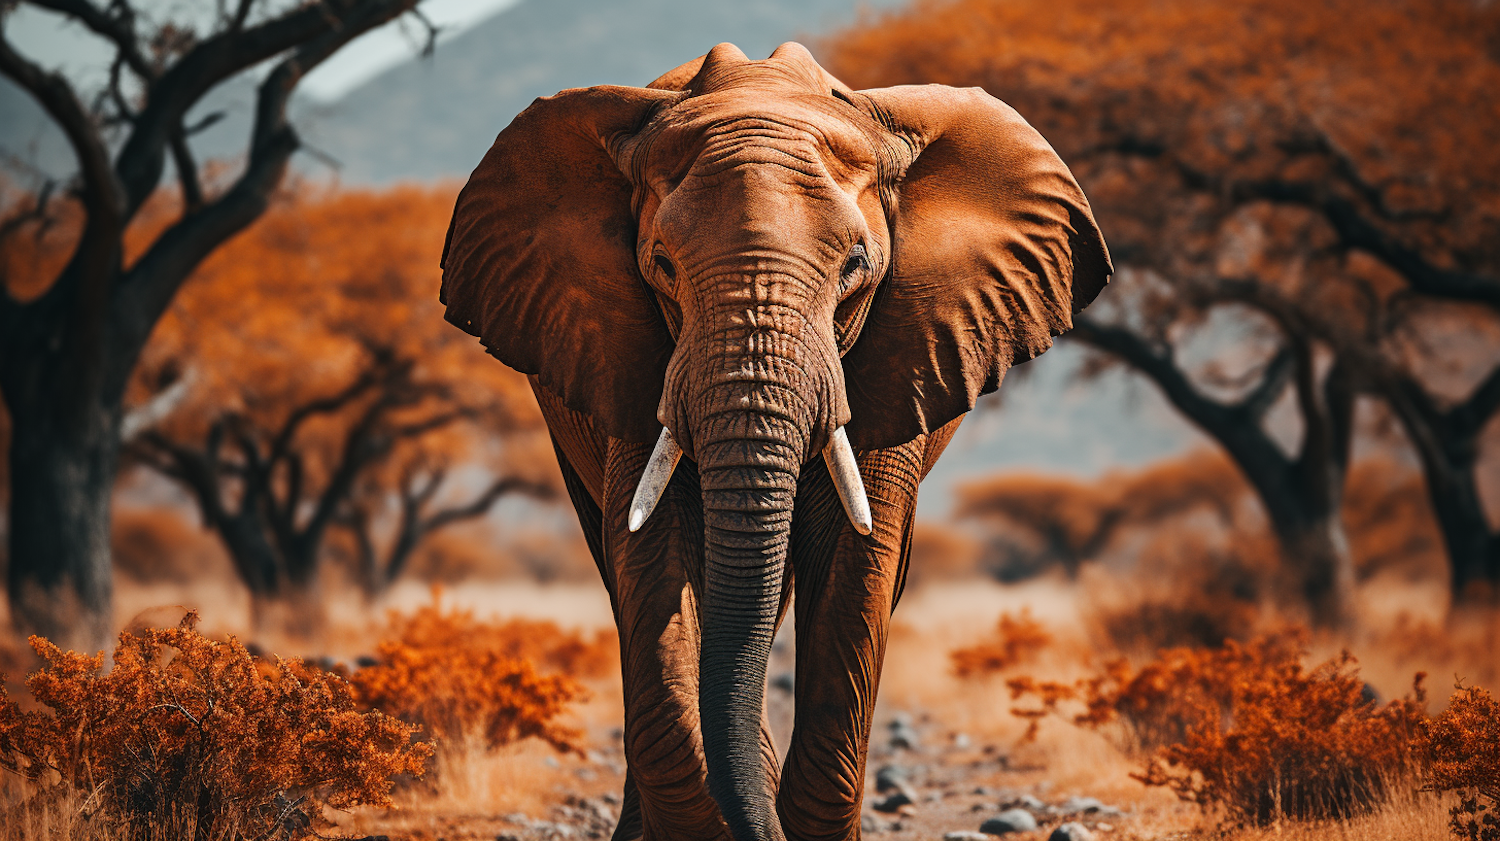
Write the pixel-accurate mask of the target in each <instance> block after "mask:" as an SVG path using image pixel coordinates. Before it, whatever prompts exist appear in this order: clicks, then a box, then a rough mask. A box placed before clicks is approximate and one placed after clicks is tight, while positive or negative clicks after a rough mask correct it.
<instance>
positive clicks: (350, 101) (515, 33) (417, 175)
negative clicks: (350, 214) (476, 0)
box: [298, 0, 897, 184]
mask: <svg viewBox="0 0 1500 841" xmlns="http://www.w3.org/2000/svg"><path fill="white" fill-rule="evenodd" d="M894 5H897V0H876V2H869V0H864V2H858V0H745V2H704V1H703V0H525V2H522V3H520V4H518V5H516V6H513V7H511V8H509V9H507V10H505V11H503V12H501V13H499V14H497V15H495V16H494V17H493V18H491V19H489V20H488V21H485V22H484V23H481V24H479V25H478V26H475V27H474V28H472V29H470V30H469V31H468V32H465V33H463V34H462V35H459V36H457V37H455V38H453V39H452V40H449V41H446V42H443V43H441V44H439V46H438V48H437V50H436V51H435V53H434V54H433V55H432V57H430V58H428V59H423V60H413V61H411V62H408V63H406V64H403V65H399V66H397V67H394V68H392V69H391V70H388V71H386V72H385V73H383V74H381V75H379V76H377V77H375V78H374V79H371V80H370V81H369V82H367V83H365V84H364V85H362V86H361V87H359V88H356V89H355V90H353V91H351V92H350V93H348V94H347V95H345V96H344V97H343V98H342V99H340V100H339V101H338V102H336V103H334V104H332V105H328V106H309V105H307V103H304V108H303V109H302V110H301V112H300V113H299V119H298V125H299V126H300V127H301V129H302V131H303V133H304V135H305V137H306V139H307V141H308V143H309V144H311V145H312V146H314V147H316V148H317V149H319V150H321V151H323V152H325V153H327V154H328V155H330V156H332V157H333V158H334V159H336V160H338V161H339V162H340V164H341V168H340V170H339V175H340V179H341V180H342V181H344V182H345V183H361V184H379V183H388V182H391V181H397V180H405V179H422V180H426V179H432V178H444V177H463V176H466V175H468V174H469V171H470V170H472V169H473V168H474V166H475V164H477V163H479V159H480V158H481V157H482V156H483V155H484V152H485V150H486V149H488V148H489V146H490V144H491V143H492V142H493V141H494V139H495V135H496V134H497V133H498V132H499V131H500V129H502V128H504V127H505V126H506V125H507V124H508V123H509V122H510V121H511V118H513V117H514V116H515V115H516V114H518V113H520V112H521V110H522V109H524V108H525V107H526V106H527V105H530V104H531V101H532V100H533V99H536V98H537V97H539V96H548V95H551V94H554V93H556V92H558V91H560V90H563V89H566V88H575V87H584V86H588V85H599V84H615V85H645V84H648V83H649V82H651V80H653V79H655V78H656V77H657V76H659V75H661V74H662V73H664V72H666V71H667V70H670V69H671V68H673V67H676V66H677V65H679V64H681V63H683V62H685V61H688V60H690V59H693V58H696V57H697V56H700V55H702V54H703V53H705V52H708V50H709V48H711V47H712V46H714V45H715V44H718V43H720V42H723V41H730V42H732V43H734V44H736V45H738V46H739V48H740V49H742V50H744V51H745V54H746V55H748V56H750V57H751V58H763V57H765V56H767V55H770V53H771V51H772V50H774V49H776V47H777V46H779V45H780V44H782V43H783V42H785V41H790V40H800V39H807V38H809V37H811V36H814V35H818V34H823V33H828V32H832V31H836V30H837V29H839V28H841V27H843V26H847V25H849V24H851V23H853V22H854V21H855V20H856V19H857V15H858V14H859V12H858V11H857V10H858V9H859V8H862V7H863V8H869V9H871V10H874V9H877V8H879V7H891V6H894Z"/></svg>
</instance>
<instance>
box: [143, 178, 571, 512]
mask: <svg viewBox="0 0 1500 841" xmlns="http://www.w3.org/2000/svg"><path fill="white" fill-rule="evenodd" d="M452 204H453V191H452V189H451V188H449V187H439V188H423V187H410V186H408V187H396V188H393V189H390V190H385V191H380V192H375V191H354V190H350V191H343V192H335V193H324V194H316V193H312V194H298V195H286V196H283V197H282V198H280V199H279V200H278V201H277V203H276V204H275V205H274V206H273V207H272V208H271V209H270V210H269V211H267V213H266V215H265V216H264V217H263V218H262V219H261V220H260V221H259V222H257V223H256V224H255V225H254V226H253V227H251V228H250V229H249V230H247V231H246V232H245V233H243V234H241V235H239V236H238V237H236V238H235V239H233V240H231V241H230V242H229V243H228V244H226V245H225V246H224V247H223V248H221V249H219V250H218V251H216V252H214V254H213V255H211V256H210V257H209V258H208V259H207V260H206V261H204V263H203V266H202V267H201V268H200V269H199V270H198V271H197V272H196V273H195V274H194V276H193V278H192V279H191V280H189V281H188V283H187V284H186V285H185V286H184V288H183V290H182V292H181V293H180V294H179V295H178V296H177V297H176V299H175V300H174V301H173V304H172V307H171V309H170V310H169V311H168V312H167V314H166V315H165V316H164V317H163V318H162V320H161V322H160V323H159V324H158V325H157V328H156V330H155V332H154V333H153V334H152V337H151V342H150V343H149V344H148V345H147V347H146V350H145V352H144V354H143V356H142V360H141V364H140V366H139V368H138V369H137V375H136V377H135V378H134V380H133V381H132V383H131V391H130V402H131V403H133V404H136V405H140V404H142V403H144V402H146V401H147V400H149V399H150V398H151V396H153V395H155V394H159V393H160V392H161V391H162V390H163V389H165V388H166V387H168V386H170V385H171V384H172V383H174V382H177V381H178V380H179V379H182V378H187V380H188V384H189V388H188V390H187V395H186V396H185V398H184V399H183V400H182V401H181V402H180V403H178V404H177V406H176V408H175V410H174V411H172V412H171V413H170V414H169V415H168V417H167V418H166V419H165V420H164V421H163V422H162V423H161V424H159V425H158V428H159V429H161V430H162V431H164V432H166V433H167V434H168V435H170V436H171V437H172V438H174V439H178V440H198V439H200V438H201V437H202V436H203V435H204V434H205V433H206V431H207V429H208V427H209V426H210V424H211V423H212V422H213V421H214V420H215V419H216V418H218V417H219V416H221V415H222V414H224V413H226V412H234V413H237V414H240V415H243V416H245V417H246V418H247V419H248V420H250V421H251V422H252V423H253V424H254V425H255V426H256V427H258V428H262V429H274V428H276V427H278V426H279V425H280V424H281V423H282V422H283V421H284V420H285V416H286V414H287V412H288V411H289V410H290V408H291V407H293V406H301V405H305V404H307V403H309V402H311V401H313V400H315V399H318V398H322V397H326V396H327V395H328V394H331V393H336V392H338V391H340V390H342V389H344V388H346V387H347V386H348V385H349V383H351V382H353V381H354V380H356V379H357V378H358V377H359V375H360V374H361V373H363V372H364V371H365V370H366V367H367V366H368V365H369V358H368V350H367V349H368V348H369V347H376V346H378V347H388V348H390V349H391V350H392V352H393V353H394V354H395V355H396V356H397V357H399V358H411V359H415V360H416V361H417V367H416V370H415V371H414V372H413V377H414V378H415V379H416V380H418V381H441V382H459V383H462V385H463V389H462V391H463V395H464V401H465V405H466V406H469V407H471V408H474V409H476V410H482V415H481V416H482V418H483V420H484V421H485V422H486V423H487V424H489V425H490V426H491V427H492V428H493V427H496V426H499V427H518V426H519V427H526V428H531V429H539V428H540V417H539V416H538V415H537V411H536V409H535V407H534V401H532V400H531V399H530V389H529V387H528V386H527V384H526V381H525V378H524V377H521V376H520V375H517V374H516V373H515V372H513V371H510V370H509V369H507V368H506V367H505V366H503V365H496V364H494V360H493V359H490V358H489V357H488V356H487V355H486V354H485V353H484V351H483V349H482V348H480V347H479V345H478V343H477V342H474V341H473V340H471V339H470V338H469V337H468V336H466V335H464V334H463V333H462V332H461V331H459V330H455V329H453V328H452V327H449V326H448V324H447V323H446V322H445V321H444V320H443V316H442V313H443V308H442V305H441V304H440V303H438V301H437V295H436V289H437V285H438V275H439V270H438V258H439V256H440V253H441V249H442V243H443V233H444V230H445V228H444V226H445V225H446V224H447V221H446V220H447V218H448V215H449V213H450V211H451V210H452ZM347 422H348V421H347V419H330V420H329V421H327V422H325V423H322V424H312V425H310V427H309V428H308V429H307V430H306V432H305V434H306V435H307V436H308V437H309V439H310V440H309V442H308V443H309V444H310V445H311V444H315V443H318V442H323V441H326V442H333V441H336V440H338V433H339V432H341V431H342V427H343V425H345V424H347ZM473 433H474V429H473V427H472V426H467V425H464V424H458V425H455V426H454V427H452V428H451V429H444V430H442V431H440V432H439V434H433V435H428V436H424V437H423V438H422V439H421V446H422V447H423V448H425V450H424V452H425V453H426V454H427V455H429V456H433V457H437V458H440V459H444V458H447V459H453V458H457V457H461V456H463V455H482V454H483V449H484V442H483V440H482V439H476V438H475V437H474V434H473ZM304 449H305V451H306V452H307V455H306V457H305V458H304V464H303V465H302V467H301V469H302V471H303V473H304V478H303V481H304V482H308V483H316V482H319V481H321V480H322V479H323V478H325V477H326V475H327V472H328V471H329V470H330V469H332V462H333V460H334V459H336V458H337V456H338V453H337V452H336V450H332V449H330V448H329V447H326V446H325V447H318V446H306V447H304ZM548 455H549V456H550V448H549V450H548ZM527 458H530V456H529V455H528V456H527ZM394 469H395V468H394V467H393V468H392V470H393V471H394Z"/></svg>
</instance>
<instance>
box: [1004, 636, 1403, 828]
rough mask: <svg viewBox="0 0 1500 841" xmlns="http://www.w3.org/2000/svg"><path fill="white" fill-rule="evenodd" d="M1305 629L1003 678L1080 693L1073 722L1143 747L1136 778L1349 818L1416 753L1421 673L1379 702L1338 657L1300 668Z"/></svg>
mask: <svg viewBox="0 0 1500 841" xmlns="http://www.w3.org/2000/svg"><path fill="white" fill-rule="evenodd" d="M1305 641H1306V636H1305V634H1304V633H1301V632H1286V633H1282V634H1276V635H1270V636H1266V637H1262V638H1260V639H1257V640H1255V641H1254V642H1251V643H1248V644H1242V643H1237V642H1234V641H1232V640H1231V641H1228V642H1226V643H1225V644H1224V645H1223V646H1221V647H1218V648H1213V649H1198V650H1194V649H1186V648H1178V649H1170V650H1166V651H1163V652H1161V653H1160V655H1159V656H1158V658H1157V659H1156V660H1155V661H1154V662H1151V663H1148V664H1147V665H1145V666H1144V667H1142V668H1140V669H1139V670H1137V669H1134V668H1132V667H1131V666H1130V665H1129V664H1128V663H1126V662H1125V661H1123V660H1121V661H1115V662H1113V663H1111V664H1109V665H1108V666H1107V667H1106V668H1105V670H1104V672H1103V674H1101V675H1098V676H1095V677H1092V678H1087V679H1085V680H1081V681H1078V682H1077V683H1075V684H1058V683H1045V682H1038V681H1034V680H1031V679H1030V678H1018V679H1015V680H1012V681H1010V688H1011V692H1012V696H1013V697H1015V698H1018V699H1019V698H1021V697H1022V696H1027V695H1030V696H1033V697H1034V698H1036V699H1037V700H1039V701H1040V702H1041V704H1040V707H1034V708H1030V709H1021V710H1018V713H1019V714H1021V715H1022V716H1023V717H1029V718H1032V719H1033V726H1034V725H1035V720H1036V719H1037V718H1038V717H1039V716H1041V715H1045V714H1047V713H1048V712H1051V711H1055V710H1056V709H1057V707H1058V706H1059V704H1060V703H1062V702H1063V701H1069V700H1072V701H1081V702H1082V703H1083V705H1084V707H1085V710H1084V712H1082V713H1081V714H1079V715H1077V716H1076V717H1075V719H1074V720H1075V721H1076V722H1077V723H1079V724H1081V725H1084V726H1089V727H1095V728H1102V727H1106V726H1111V725H1118V726H1119V727H1120V729H1121V730H1122V731H1123V732H1124V734H1125V737H1126V740H1127V743H1128V746H1129V747H1131V748H1133V749H1135V750H1137V751H1141V752H1146V756H1145V760H1146V765H1145V768H1144V769H1143V770H1142V771H1141V772H1140V773H1138V774H1136V775H1134V776H1135V777H1136V779H1139V780H1140V781H1142V782H1143V783H1145V784H1147V785H1153V786H1165V787H1167V788H1169V789H1170V790H1172V791H1173V792H1174V793H1176V794H1177V796H1178V797H1181V798H1182V799H1184V800H1188V801H1191V802H1194V803H1198V804H1200V805H1202V806H1203V807H1205V808H1210V807H1222V808H1223V809H1224V810H1225V811H1226V812H1227V814H1228V815H1229V816H1230V817H1231V818H1232V819H1234V820H1235V821H1238V822H1244V823H1251V824H1266V823H1269V822H1272V821H1274V820H1278V819H1281V818H1284V817H1285V818H1293V819H1299V820H1310V819H1328V818H1340V819H1341V818H1347V817H1349V816H1351V815H1354V814H1358V813H1361V812H1366V811H1368V810H1370V809H1371V808H1373V807H1375V806H1376V805H1378V804H1380V803H1382V802H1384V800H1385V799H1386V798H1387V797H1388V795H1389V794H1390V793H1391V792H1392V791H1393V788H1392V786H1393V785H1396V784H1399V783H1400V782H1402V781H1403V780H1406V779H1409V778H1410V777H1411V775H1412V774H1413V773H1414V772H1415V770H1416V767H1417V765H1418V763H1419V761H1420V755H1419V751H1418V750H1417V743H1416V742H1415V741H1414V739H1415V738H1416V737H1417V736H1418V735H1419V733H1420V731H1421V728H1422V726H1423V723H1424V721H1425V713H1424V712H1423V700H1424V694H1423V691H1422V686H1421V680H1422V675H1420V674H1419V675H1418V676H1417V679H1416V681H1415V682H1414V684H1413V696H1412V697H1411V698H1408V699H1406V700H1400V701H1393V702H1391V703H1389V704H1386V705H1384V706H1377V705H1376V704H1375V703H1374V701H1373V699H1372V698H1370V697H1369V695H1368V694H1367V690H1366V688H1365V684H1364V682H1363V681H1362V680H1361V679H1360V678H1359V676H1358V673H1357V671H1356V669H1355V662H1354V659H1353V658H1352V657H1350V656H1349V655H1348V654H1344V655H1342V656H1340V657H1337V658H1334V659H1332V660H1329V661H1328V662H1325V663H1323V664H1321V665H1319V666H1317V667H1315V668H1313V669H1310V670H1309V669H1304V668H1303V666H1302V663H1301V661H1302V659H1303V658H1304V657H1305V656H1306V649H1305Z"/></svg>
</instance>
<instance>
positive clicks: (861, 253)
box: [843, 245, 870, 288]
mask: <svg viewBox="0 0 1500 841" xmlns="http://www.w3.org/2000/svg"><path fill="white" fill-rule="evenodd" d="M869 268H870V259H869V258H868V257H866V256H865V247H864V246H863V245H856V246H854V247H853V248H851V249H849V259H848V260H846V261H844V271H843V280H844V286H845V287H846V288H847V287H848V285H849V282H850V281H851V280H853V279H854V276H855V275H856V274H858V273H859V272H862V271H866V270H868V269H869Z"/></svg>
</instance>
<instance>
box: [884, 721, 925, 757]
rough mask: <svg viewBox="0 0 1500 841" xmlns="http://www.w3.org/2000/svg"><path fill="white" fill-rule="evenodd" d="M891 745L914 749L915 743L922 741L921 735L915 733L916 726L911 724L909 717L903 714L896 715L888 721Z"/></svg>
mask: <svg viewBox="0 0 1500 841" xmlns="http://www.w3.org/2000/svg"><path fill="white" fill-rule="evenodd" d="M890 730H891V740H890V743H891V747H892V748H904V749H906V750H916V748H917V745H919V744H921V743H922V737H921V736H918V735H917V728H915V727H913V726H911V719H910V718H908V717H905V716H897V717H896V718H895V719H893V720H892V721H891V723H890Z"/></svg>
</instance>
